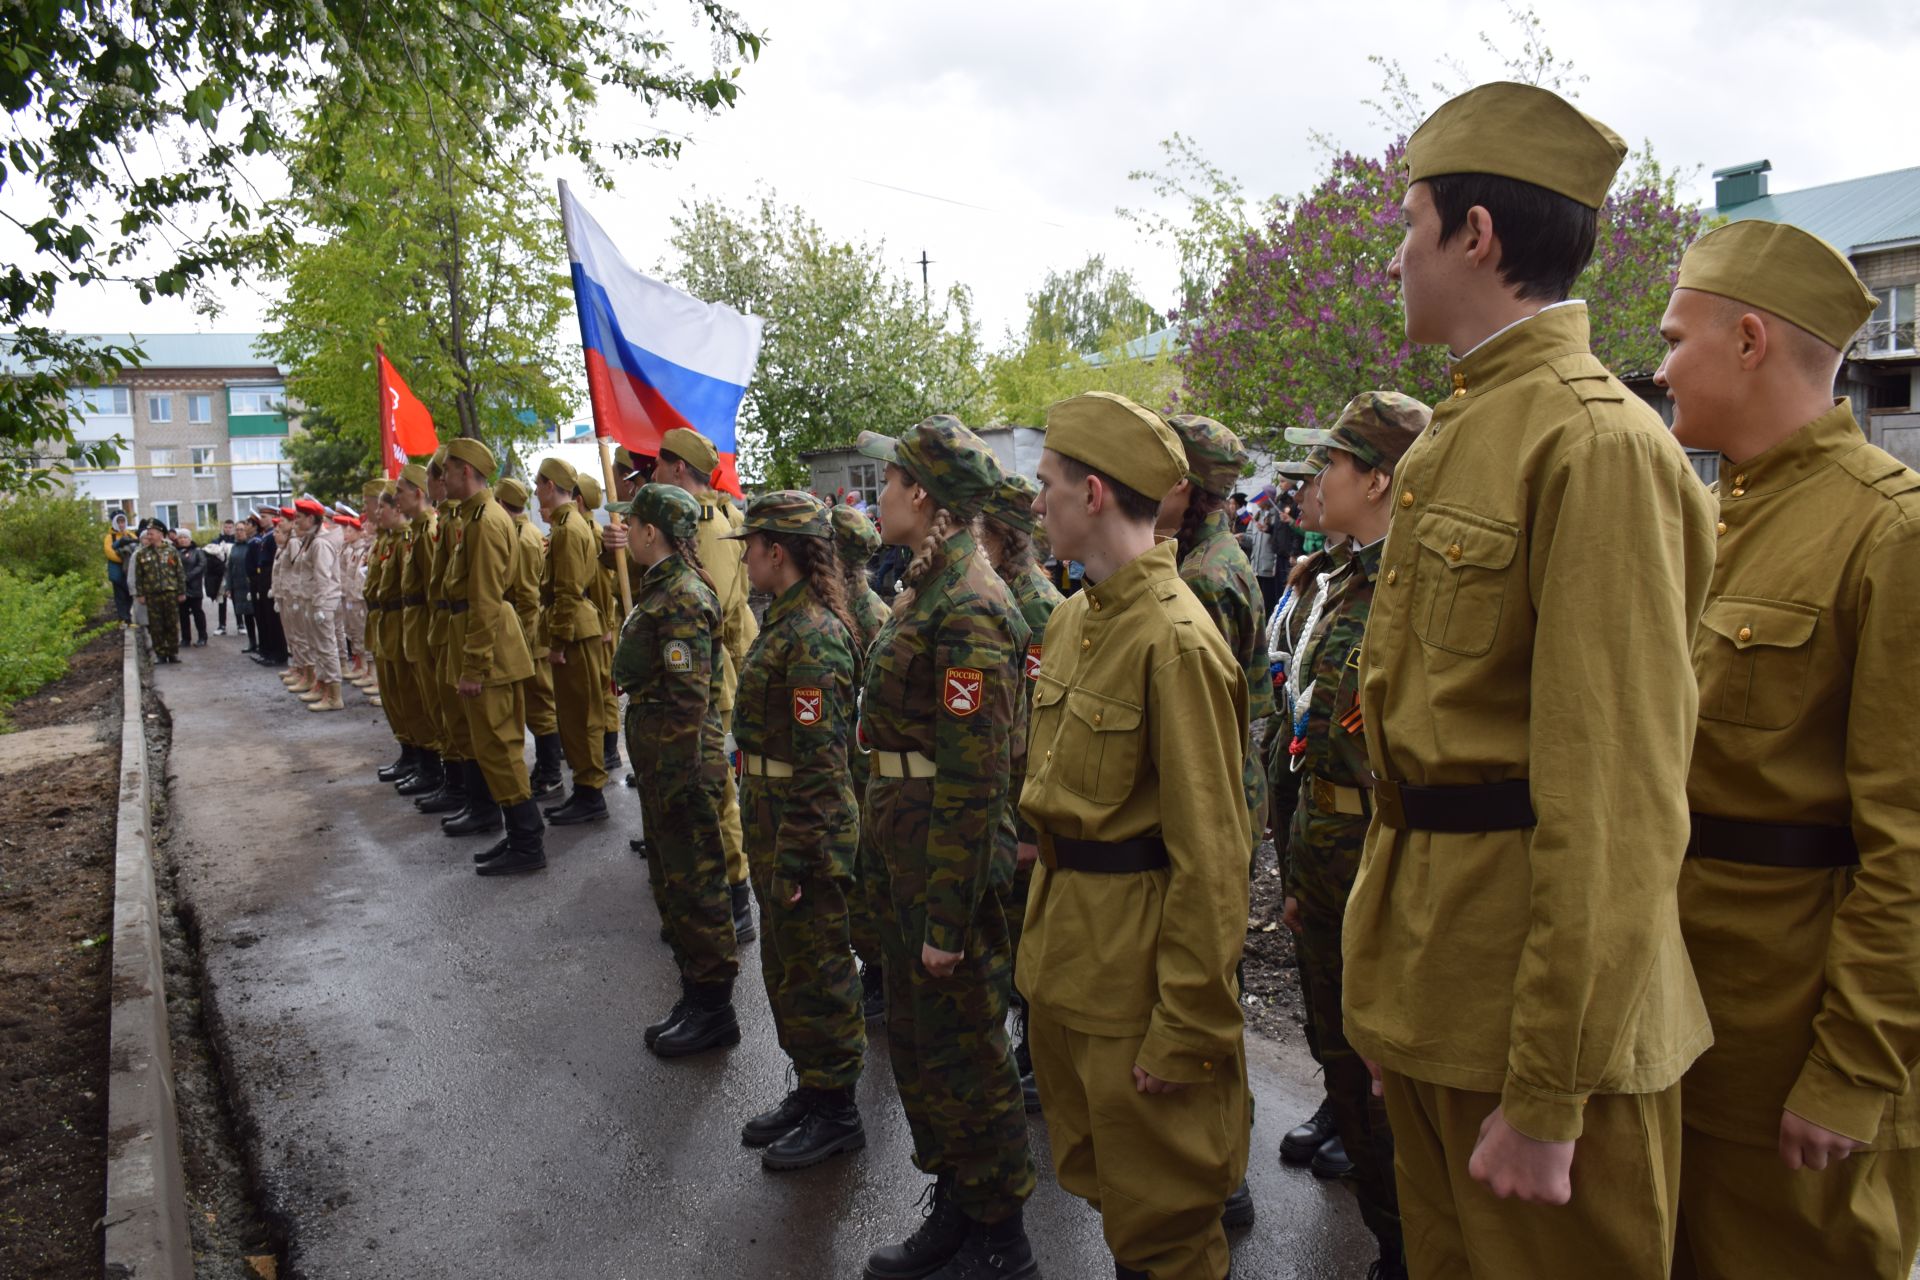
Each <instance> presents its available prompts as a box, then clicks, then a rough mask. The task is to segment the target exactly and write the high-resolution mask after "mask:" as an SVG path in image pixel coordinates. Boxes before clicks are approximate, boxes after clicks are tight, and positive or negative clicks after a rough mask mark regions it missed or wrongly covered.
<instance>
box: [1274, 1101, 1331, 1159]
mask: <svg viewBox="0 0 1920 1280" xmlns="http://www.w3.org/2000/svg"><path fill="white" fill-rule="evenodd" d="M1336 1132H1337V1130H1336V1129H1335V1127H1334V1123H1333V1103H1332V1102H1331V1101H1325V1102H1322V1103H1321V1104H1320V1109H1319V1110H1318V1111H1316V1112H1314V1113H1313V1114H1312V1115H1311V1116H1308V1117H1307V1119H1306V1122H1305V1123H1303V1124H1302V1125H1300V1127H1299V1128H1297V1129H1291V1130H1288V1131H1287V1133H1286V1134H1285V1135H1284V1136H1282V1137H1281V1139H1280V1163H1281V1164H1312V1163H1313V1155H1314V1152H1316V1151H1318V1150H1320V1148H1321V1147H1322V1146H1324V1145H1326V1141H1327V1139H1328V1138H1331V1137H1332V1136H1333V1135H1334V1134H1335V1133H1336Z"/></svg>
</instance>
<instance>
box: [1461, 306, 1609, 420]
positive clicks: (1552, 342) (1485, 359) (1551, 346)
mask: <svg viewBox="0 0 1920 1280" xmlns="http://www.w3.org/2000/svg"><path fill="white" fill-rule="evenodd" d="M1588 338H1589V332H1588V324H1587V304H1586V303H1584V302H1577V301H1569V302H1563V303H1558V304H1556V305H1554V306H1551V307H1547V308H1544V309H1542V310H1541V311H1539V312H1537V313H1536V314H1534V315H1531V316H1528V317H1527V318H1526V319H1524V320H1518V321H1515V322H1514V323H1513V324H1510V325H1508V326H1507V327H1506V328H1504V329H1502V330H1500V331H1499V332H1498V333H1496V334H1494V335H1493V336H1492V337H1491V338H1488V339H1487V340H1486V341H1485V342H1482V343H1481V344H1480V345H1479V346H1477V347H1475V348H1474V349H1473V350H1472V351H1469V352H1468V353H1467V354H1466V355H1464V356H1462V357H1461V358H1460V359H1459V360H1457V361H1455V362H1454V364H1453V399H1454V400H1463V399H1466V398H1468V397H1470V396H1477V395H1481V394H1484V393H1485V392H1488V391H1491V390H1493V389H1494V388H1495V387H1498V386H1501V385H1502V384H1504V383H1508V382H1511V381H1513V380H1514V379H1515V378H1518V377H1519V376H1521V375H1522V374H1524V373H1527V372H1528V371H1529V370H1532V369H1537V368H1539V367H1540V366H1541V365H1543V364H1545V363H1546V362H1547V361H1549V360H1554V359H1557V358H1559V357H1560V356H1570V355H1584V354H1586V353H1587V352H1588V351H1589V349H1590V348H1589V346H1588ZM1442 403H1443V405H1444V403H1445V402H1442Z"/></svg>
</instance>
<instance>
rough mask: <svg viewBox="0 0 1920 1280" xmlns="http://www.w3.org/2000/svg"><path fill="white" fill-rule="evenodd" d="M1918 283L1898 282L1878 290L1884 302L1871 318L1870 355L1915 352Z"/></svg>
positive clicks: (1893, 354) (1869, 332)
mask: <svg viewBox="0 0 1920 1280" xmlns="http://www.w3.org/2000/svg"><path fill="white" fill-rule="evenodd" d="M1915 287H1916V286H1914V285H1910V284H1896V285H1892V286H1890V287H1888V288H1885V289H1875V290H1874V291H1873V293H1874V296H1875V297H1876V298H1878V299H1880V305H1879V306H1877V307H1875V308H1874V309H1873V318H1872V319H1870V320H1868V321H1867V332H1866V339H1867V354H1868V355H1870V356H1896V355H1912V354H1913V352H1914V345H1915V344H1914V316H1913V306H1914V290H1915Z"/></svg>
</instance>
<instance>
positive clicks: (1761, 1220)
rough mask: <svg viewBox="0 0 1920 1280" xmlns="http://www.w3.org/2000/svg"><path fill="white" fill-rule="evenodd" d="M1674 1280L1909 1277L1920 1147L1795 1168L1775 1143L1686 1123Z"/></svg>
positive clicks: (1919, 1230) (1918, 1237) (1919, 1191)
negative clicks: (1751, 1141) (1753, 1142)
mask: <svg viewBox="0 0 1920 1280" xmlns="http://www.w3.org/2000/svg"><path fill="white" fill-rule="evenodd" d="M1682 1132H1683V1138H1682V1146H1681V1155H1680V1238H1679V1242H1678V1243H1677V1244H1676V1245H1675V1247H1674V1258H1673V1275H1674V1280H1747V1278H1748V1277H1752V1276H1808V1277H1813V1276H1834V1277H1839V1276H1845V1277H1847V1280H1907V1277H1908V1276H1909V1275H1911V1274H1912V1272H1913V1259H1914V1252H1915V1249H1916V1247H1920V1151H1856V1152H1854V1153H1853V1154H1852V1155H1850V1156H1848V1157H1847V1158H1846V1159H1845V1160H1842V1161H1840V1162H1839V1163H1837V1164H1831V1163H1830V1164H1829V1165H1828V1166H1827V1167H1826V1168H1825V1169H1800V1170H1797V1171H1796V1170H1793V1169H1789V1168H1787V1166H1786V1165H1784V1164H1782V1163H1781V1161H1780V1153H1779V1151H1778V1150H1777V1149H1776V1148H1774V1147H1750V1146H1747V1145H1746V1144H1744V1143H1739V1142H1730V1141H1728V1140H1727V1139H1725V1138H1714V1137H1710V1136H1708V1135H1707V1134H1704V1133H1701V1132H1700V1131H1699V1130H1698V1129H1685V1130H1683V1131H1682Z"/></svg>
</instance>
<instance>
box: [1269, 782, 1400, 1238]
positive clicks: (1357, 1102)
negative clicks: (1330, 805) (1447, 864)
mask: <svg viewBox="0 0 1920 1280" xmlns="http://www.w3.org/2000/svg"><path fill="white" fill-rule="evenodd" d="M1294 822H1295V834H1294V838H1293V840H1292V842H1291V844H1290V847H1289V851H1288V853H1289V858H1290V861H1291V865H1290V867H1289V868H1288V876H1287V879H1288V885H1289V889H1290V891H1291V892H1292V893H1293V894H1294V896H1295V897H1297V898H1298V899H1299V901H1300V917H1301V929H1300V933H1299V934H1298V935H1297V936H1296V937H1295V939H1294V948H1295V950H1296V952H1297V953H1298V955H1299V957H1300V986H1301V989H1302V994H1303V995H1304V996H1305V1000H1304V1003H1305V1004H1306V1006H1307V1008H1308V1010H1309V1014H1308V1018H1309V1021H1310V1023H1311V1024H1312V1025H1313V1027H1314V1028H1315V1035H1316V1037H1317V1039H1318V1045H1317V1048H1316V1051H1315V1055H1314V1056H1315V1057H1317V1058H1318V1059H1319V1060H1320V1065H1321V1067H1322V1068H1323V1069H1324V1070H1325V1072H1326V1080H1327V1100H1328V1101H1329V1102H1331V1103H1332V1104H1333V1114H1334V1123H1335V1125H1336V1126H1337V1127H1338V1129H1339V1132H1340V1141H1341V1142H1342V1143H1344V1144H1345V1146H1346V1148H1347V1156H1348V1158H1349V1159H1351V1160H1352V1161H1353V1183H1354V1190H1355V1192H1356V1194H1357V1195H1358V1197H1359V1200H1360V1217H1361V1219H1362V1221H1364V1222H1365V1223H1366V1224H1367V1229H1368V1230H1370V1231H1372V1232H1373V1234H1374V1237H1375V1238H1376V1239H1377V1240H1379V1241H1380V1243H1381V1244H1382V1246H1384V1247H1387V1248H1390V1249H1392V1250H1396V1251H1397V1250H1398V1249H1399V1248H1400V1200H1399V1196H1398V1194H1397V1193H1396V1190H1395V1187H1394V1181H1393V1177H1394V1174H1393V1132H1392V1130H1391V1129H1389V1128H1388V1126H1387V1109H1386V1103H1385V1102H1384V1101H1383V1100H1382V1099H1380V1098H1376V1097H1374V1096H1373V1077H1372V1075H1371V1074H1370V1073H1369V1072H1368V1071H1367V1064H1366V1063H1365V1062H1364V1061H1362V1060H1361V1057H1360V1055H1359V1054H1357V1053H1355V1052H1354V1050H1353V1046H1352V1045H1350V1044H1348V1043H1347V1037H1346V1035H1345V1033H1344V1031H1343V1020H1342V1017H1341V1013H1340V993H1341V988H1342V985H1343V984H1342V981H1341V975H1342V966H1341V958H1340V940H1341V921H1342V919H1343V918H1344V916H1345V915H1346V910H1347V897H1348V895H1349V894H1350V893H1352V891H1353V879H1354V875H1355V872H1356V871H1357V869H1358V867H1359V860H1360V849H1361V846H1362V845H1363V844H1364V843H1365V841H1366V836H1367V822H1366V819H1364V818H1357V817H1346V816H1339V815H1326V814H1319V813H1316V812H1315V811H1314V809H1313V801H1312V799H1311V797H1310V796H1302V797H1301V800H1300V806H1299V811H1298V813H1297V814H1296V815H1295V820H1294Z"/></svg>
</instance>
